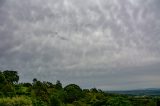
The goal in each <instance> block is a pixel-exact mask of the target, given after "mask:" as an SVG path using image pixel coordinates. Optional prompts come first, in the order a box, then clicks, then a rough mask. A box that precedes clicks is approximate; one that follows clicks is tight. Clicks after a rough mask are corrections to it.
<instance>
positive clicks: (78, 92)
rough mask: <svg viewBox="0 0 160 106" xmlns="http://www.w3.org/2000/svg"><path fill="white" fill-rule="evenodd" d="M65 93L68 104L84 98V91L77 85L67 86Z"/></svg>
mask: <svg viewBox="0 0 160 106" xmlns="http://www.w3.org/2000/svg"><path fill="white" fill-rule="evenodd" d="M64 91H65V92H66V102H68V103H72V102H74V101H77V100H79V99H80V98H81V97H82V96H83V95H82V89H81V88H80V87H79V86H78V85H76V84H69V85H67V86H66V87H64Z"/></svg>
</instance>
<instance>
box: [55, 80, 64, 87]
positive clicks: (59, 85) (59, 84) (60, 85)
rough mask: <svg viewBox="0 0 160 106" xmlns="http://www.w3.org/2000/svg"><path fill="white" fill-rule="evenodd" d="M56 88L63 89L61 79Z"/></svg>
mask: <svg viewBox="0 0 160 106" xmlns="http://www.w3.org/2000/svg"><path fill="white" fill-rule="evenodd" d="M55 88H56V89H62V84H61V82H60V81H59V80H57V82H56V86H55Z"/></svg>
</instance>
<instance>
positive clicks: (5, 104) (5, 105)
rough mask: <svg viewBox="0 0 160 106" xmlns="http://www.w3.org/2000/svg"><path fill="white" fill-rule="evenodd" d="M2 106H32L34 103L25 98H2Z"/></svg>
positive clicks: (0, 101)
mask: <svg viewBox="0 0 160 106" xmlns="http://www.w3.org/2000/svg"><path fill="white" fill-rule="evenodd" d="M0 106H32V101H31V99H30V98H28V97H25V96H21V97H13V98H9V97H7V98H0Z"/></svg>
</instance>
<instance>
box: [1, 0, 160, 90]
mask: <svg viewBox="0 0 160 106" xmlns="http://www.w3.org/2000/svg"><path fill="white" fill-rule="evenodd" d="M159 6H160V1H159V0H85V1H82V0H45V1H44V0H0V69H1V70H6V69H9V70H10V69H11V70H18V72H19V75H20V76H21V81H22V82H23V81H29V82H31V81H32V79H33V78H37V79H39V80H46V81H53V82H55V81H56V80H61V82H62V83H63V84H64V85H66V84H68V83H76V84H79V85H80V86H81V87H82V88H91V87H97V88H101V89H106V90H107V89H112V90H113V89H115V90H117V89H137V88H149V87H160V77H159V75H160V65H159V64H160V20H159V19H160V14H159V11H160V7H159Z"/></svg>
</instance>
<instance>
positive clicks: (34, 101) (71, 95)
mask: <svg viewBox="0 0 160 106" xmlns="http://www.w3.org/2000/svg"><path fill="white" fill-rule="evenodd" d="M0 106H160V96H148V95H142V96H135V95H124V94H118V93H117V94H115V93H110V92H107V91H103V90H100V89H96V88H91V89H82V88H81V87H80V86H78V85H77V84H68V85H66V86H64V87H63V85H62V83H61V82H60V81H59V80H57V82H56V83H55V84H53V83H52V82H48V81H39V80H38V79H37V78H33V82H32V83H29V82H25V83H22V82H21V83H20V82H19V75H18V71H12V70H5V71H0Z"/></svg>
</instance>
